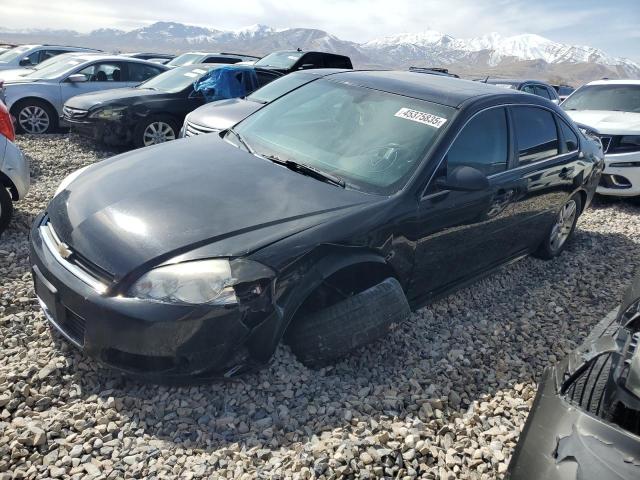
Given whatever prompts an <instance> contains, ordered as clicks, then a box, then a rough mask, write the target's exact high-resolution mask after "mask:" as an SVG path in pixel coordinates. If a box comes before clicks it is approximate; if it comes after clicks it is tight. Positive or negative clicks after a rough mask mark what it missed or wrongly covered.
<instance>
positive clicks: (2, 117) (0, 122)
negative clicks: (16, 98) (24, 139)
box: [0, 102, 16, 142]
mask: <svg viewBox="0 0 640 480" xmlns="http://www.w3.org/2000/svg"><path fill="white" fill-rule="evenodd" d="M0 135H4V136H5V137H7V138H8V139H9V140H11V141H12V142H13V141H15V139H16V131H15V129H14V128H13V120H12V118H11V114H10V113H9V110H7V107H6V106H5V104H4V103H2V102H0Z"/></svg>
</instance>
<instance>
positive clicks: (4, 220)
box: [0, 185, 13, 234]
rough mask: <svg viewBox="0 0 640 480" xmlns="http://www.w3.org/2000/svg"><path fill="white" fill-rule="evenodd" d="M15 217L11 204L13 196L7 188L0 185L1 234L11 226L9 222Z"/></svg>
mask: <svg viewBox="0 0 640 480" xmlns="http://www.w3.org/2000/svg"><path fill="white" fill-rule="evenodd" d="M12 215H13V203H11V196H10V195H9V192H8V191H7V189H6V188H4V187H3V186H2V185H0V234H2V232H3V231H4V230H5V228H7V225H9V220H11V216H12Z"/></svg>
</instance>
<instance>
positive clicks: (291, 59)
mask: <svg viewBox="0 0 640 480" xmlns="http://www.w3.org/2000/svg"><path fill="white" fill-rule="evenodd" d="M255 65H256V66H257V67H263V68H270V69H273V70H276V71H278V72H281V73H284V74H287V73H291V72H294V71H296V70H308V69H311V68H344V69H352V68H353V64H352V63H351V59H350V58H349V57H347V56H345V55H337V54H335V53H327V52H303V51H302V50H300V49H298V50H284V51H280V52H273V53H270V54H269V55H267V56H265V57H262V58H261V59H260V60H258V61H257V62H256V63H255Z"/></svg>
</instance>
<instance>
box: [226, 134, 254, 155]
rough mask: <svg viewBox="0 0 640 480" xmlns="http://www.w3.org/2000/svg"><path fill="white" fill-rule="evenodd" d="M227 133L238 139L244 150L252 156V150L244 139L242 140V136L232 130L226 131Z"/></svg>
mask: <svg viewBox="0 0 640 480" xmlns="http://www.w3.org/2000/svg"><path fill="white" fill-rule="evenodd" d="M227 132H231V133H233V135H234V136H235V137H236V138H237V139H238V141H239V142H240V144H241V145H242V146H243V147H244V148H245V150H246V151H247V152H249V153H250V154H252V155H254V152H253V148H251V147H250V146H249V144H248V143H247V142H246V141H245V140H244V138H242V135H240V134H239V133H238V132H236V131H235V130H234V129H233V128H229V129H227Z"/></svg>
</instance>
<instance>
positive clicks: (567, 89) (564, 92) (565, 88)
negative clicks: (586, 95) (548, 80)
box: [551, 85, 576, 102]
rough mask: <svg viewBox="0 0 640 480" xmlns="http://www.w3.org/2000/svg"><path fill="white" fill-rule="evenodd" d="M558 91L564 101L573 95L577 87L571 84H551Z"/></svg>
mask: <svg viewBox="0 0 640 480" xmlns="http://www.w3.org/2000/svg"><path fill="white" fill-rule="evenodd" d="M551 86H552V87H553V88H555V89H556V92H558V96H559V97H560V101H561V102H563V101H565V100H566V99H567V97H568V96H569V95H571V94H572V93H573V92H574V91H575V90H576V89H575V88H573V87H572V86H571V85H551Z"/></svg>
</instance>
